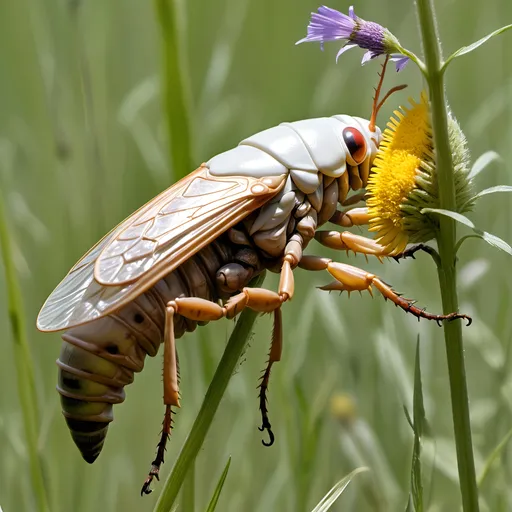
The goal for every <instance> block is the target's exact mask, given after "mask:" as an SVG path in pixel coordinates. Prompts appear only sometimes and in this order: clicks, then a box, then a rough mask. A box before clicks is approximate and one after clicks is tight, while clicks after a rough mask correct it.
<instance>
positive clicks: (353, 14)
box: [348, 5, 357, 21]
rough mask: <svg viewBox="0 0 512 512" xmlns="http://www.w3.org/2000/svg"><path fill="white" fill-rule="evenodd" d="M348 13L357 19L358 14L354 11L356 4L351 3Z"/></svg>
mask: <svg viewBox="0 0 512 512" xmlns="http://www.w3.org/2000/svg"><path fill="white" fill-rule="evenodd" d="M348 15H349V16H350V17H351V18H352V19H353V20H354V21H356V20H357V16H356V13H355V12H354V6H353V5H351V6H350V7H349V8H348Z"/></svg>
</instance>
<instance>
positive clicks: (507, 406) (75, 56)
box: [0, 0, 512, 512]
mask: <svg viewBox="0 0 512 512" xmlns="http://www.w3.org/2000/svg"><path fill="white" fill-rule="evenodd" d="M436 3H437V14H438V19H439V25H440V31H441V35H442V39H443V48H444V51H445V53H451V52H452V51H454V50H455V49H457V48H458V47H459V46H462V45H466V44H469V43H471V42H472V41H473V40H475V39H478V38H480V37H482V36H484V35H485V34H487V33H488V32H490V31H492V30H494V29H495V28H498V27H499V26H501V25H503V24H505V23H510V22H512V4H511V3H510V1H509V0H495V1H493V2H486V3H485V4H482V3H481V2H477V1H475V0H466V1H462V0H459V1H454V0H451V1H442V2H441V1H438V2H436ZM318 5H319V4H318V3H317V1H311V0H298V1H297V0H279V1H276V0H215V1H210V2H205V1H204V0H189V1H188V2H182V3H181V4H179V7H180V12H181V16H182V17H181V19H180V23H179V26H180V28H181V29H182V34H181V36H182V37H183V43H184V49H185V52H186V53H185V55H186V68H187V69H188V73H189V85H188V87H187V91H188V93H189V99H190V104H191V108H192V119H191V120H192V136H193V137H192V143H193V155H194V160H195V164H200V163H201V162H203V161H205V160H207V159H208V158H210V157H211V156H212V155H214V154H216V153H219V152H221V151H224V150H226V149H229V148H231V147H233V146H234V145H236V144H237V143H238V142H239V141H240V140H241V139H242V138H244V137H246V136H248V135H250V134H252V133H254V132H257V131H259V130H262V129H264V128H267V127H270V126H273V125H275V124H277V123H279V122H281V121H284V120H287V121H289V120H297V119H303V118H308V117H318V116H323V115H332V114H335V113H347V114H354V115H359V116H363V117H367V116H369V113H370V110H371V98H372V87H373V86H374V85H375V82H376V73H377V70H378V68H379V66H378V64H377V63H376V62H371V63H369V64H368V65H367V66H366V67H364V68H361V67H360V65H359V62H360V59H361V57H362V52H360V51H359V50H354V51H353V52H350V53H348V54H347V55H344V56H343V58H342V59H341V60H340V62H339V64H338V65H336V64H335V62H334V57H335V54H336V52H337V50H338V48H339V45H337V44H328V45H326V51H325V52H323V53H322V52H320V50H319V48H318V46H317V45H312V44H311V45H302V46H299V47H295V46H294V43H295V41H297V40H298V39H300V38H302V37H303V36H304V35H305V33H306V25H307V23H308V20H309V14H310V12H311V11H312V10H316V8H317V7H318ZM329 5H330V6H331V7H334V8H338V9H339V10H341V11H345V12H346V11H347V9H348V7H349V3H343V2H340V1H336V2H331V3H330V4H329ZM355 10H356V13H357V14H358V15H360V16H361V17H363V18H365V19H372V20H375V21H378V22H380V23H381V24H382V25H384V26H387V27H388V28H389V29H390V30H392V32H393V33H395V34H396V35H397V36H398V38H399V39H400V41H401V42H402V44H404V46H406V47H408V48H410V49H411V50H413V51H416V52H420V45H419V40H418V27H417V23H416V18H415V11H414V8H413V4H412V2H410V1H406V0H401V1H391V0H387V1H377V0H371V1H369V0H367V1H366V2H360V3H359V4H356V5H355ZM511 62H512V35H511V34H505V35H504V36H502V37H501V38H499V39H495V40H493V41H491V42H490V43H488V44H487V45H486V46H485V47H483V48H480V49H479V50H478V51H477V52H475V53H473V54H471V55H469V56H466V57H464V58H461V59H460V61H457V62H455V63H454V64H453V65H452V66H451V68H450V70H449V72H448V75H447V88H448V97H449V101H450V104H451V107H452V109H453V112H454V114H455V115H456V116H457V118H458V120H459V121H460V123H461V126H462V128H463V130H464V131H465V133H466V135H467V137H468V140H469V145H470V149H471V152H472V155H473V160H474V159H475V158H476V157H477V156H478V155H480V154H481V153H482V152H484V151H487V150H494V151H497V152H498V153H499V154H500V155H501V156H502V158H503V161H502V162H501V163H495V164H493V165H492V166H491V167H490V168H489V169H488V170H487V171H486V172H485V173H483V174H481V175H480V176H479V177H478V178H477V182H476V187H477V188H478V189H481V188H484V187H486V186H492V185H496V184H502V183H504V184H511V183H512V178H511V175H510V168H509V165H508V162H509V160H510V159H511V158H512V144H511V142H512V111H511V105H512V72H511ZM160 64H161V41H160V35H159V27H158V24H157V23H156V18H155V11H154V4H153V3H152V2H150V1H140V0H89V1H87V2H85V1H83V2H82V1H80V0H68V1H66V0H2V2H1V3H0V186H1V192H2V194H3V196H4V199H5V202H6V205H7V206H8V218H9V227H10V232H11V236H12V238H13V243H14V253H15V258H16V265H17V270H18V273H19V277H20V280H21V284H22V288H23V298H24V302H25V306H26V311H27V328H28V330H29V336H30V346H31V351H32V355H33V358H34V361H35V366H36V380H37V392H38V402H39V405H40V409H41V415H42V424H41V428H40V438H39V444H40V449H41V456H42V459H43V461H44V466H45V471H46V481H47V487H48V490H49V495H50V501H51V510H52V511H55V512H64V511H65V512H67V511H76V512H88V511H92V510H106V511H127V512H128V511H145V510H151V509H152V507H153V505H154V502H155V500H156V497H157V496H158V494H159V492H160V490H161V488H162V484H157V485H156V491H155V492H154V493H153V495H151V496H149V497H145V498H143V499H142V498H140V497H139V490H140V485H141V483H142V481H143V479H144V477H145V475H146V472H147V470H148V468H149V463H150V462H151V460H152V458H153V455H154V451H155V446H156V443H157V440H158V434H159V430H160V424H161V419H162V413H163V406H162V401H161V396H162V385H161V378H160V374H161V357H160V356H158V357H157V358H155V359H154V360H149V361H147V365H146V368H145V370H144V372H142V373H141V374H140V375H138V376H137V378H136V381H135V383H134V384H133V385H131V386H130V387H129V388H127V390H126V391H127V400H126V402H125V403H124V404H122V405H120V406H116V407H115V409H114V410H115V417H116V418H115V421H114V423H113V424H112V425H111V427H110V430H109V435H108V437H107V441H106V444H105V447H104V450H103V453H102V454H101V456H100V457H99V459H98V460H97V461H96V462H95V463H94V465H92V466H89V465H87V464H86V463H85V462H84V461H83V460H82V459H81V457H80V455H79V452H78V450H77V449H76V448H75V446H74V444H73V442H72V440H71V436H70V435H69V433H68V432H67V428H66V426H65V422H64V420H63V418H62V416H61V413H60V403H59V398H58V395H57V392H56V391H55V385H56V375H57V368H56V366H55V359H56V358H57V356H58V353H59V349H60V339H59V336H58V335H44V334H41V333H38V332H37V331H36V329H35V317H36V315H37V312H38V309H39V307H40V306H41V304H42V303H43V301H44V299H45V298H46V297H47V295H48V294H49V293H50V292H51V291H52V290H53V288H54V287H55V285H56V284H57V283H58V282H59V280H60V279H61V278H62V277H63V275H64V274H65V273H66V272H67V271H68V269H69V268H70V267H71V266H72V265H73V263H74V262H75V261H76V260H77V259H78V258H79V257H80V256H81V255H82V254H83V253H84V252H85V251H86V250H87V249H89V247H91V246H92V245H93V244H94V243H95V242H96V241H97V240H98V239H99V238H100V237H101V236H102V235H103V234H104V233H105V232H106V231H108V230H109V229H110V228H111V227H112V226H113V225H115V224H116V223H117V222H119V221H120V220H122V219H123V218H124V217H125V216H127V215H128V214H130V213H131V212H132V211H134V210H135V209H136V208H137V207H138V206H140V205H141V204H143V203H144V202H146V201H147V200H148V199H150V198H151V197H153V196H154V195H156V194H157V193H158V192H160V191H161V190H163V189H164V188H166V187H167V186H168V185H169V184H170V183H171V182H172V181H173V171H172V169H170V168H169V165H168V164H167V155H168V150H167V149H166V135H165V129H166V125H165V120H164V114H163V109H162V106H161V99H160V96H159V91H160V76H161V75H160V73H161V66H160ZM402 82H405V83H408V84H409V88H408V89H407V90H406V91H403V92H401V93H399V94H397V95H395V96H393V98H392V99H391V100H390V101H389V102H388V104H387V105H386V107H385V108H384V109H383V111H382V113H381V116H380V120H379V124H380V126H384V125H385V123H386V119H387V118H388V117H389V115H390V114H391V112H392V110H393V109H394V108H396V106H398V104H400V103H402V104H405V102H406V100H407V97H408V96H413V97H415V98H418V97H419V94H420V91H421V89H422V83H421V79H420V75H419V72H418V71H417V70H416V69H415V68H414V67H413V66H412V65H409V66H408V67H407V68H406V70H405V71H404V72H403V73H401V74H400V75H398V76H397V75H396V74H394V73H390V75H389V76H388V80H387V85H388V86H391V85H396V84H398V83H402ZM190 170H192V169H190ZM511 212H512V209H511V206H510V200H509V199H508V198H507V196H506V195H504V194H503V195H494V196H493V197H492V198H484V199H482V200H481V202H480V203H479V205H478V208H477V211H476V212H474V213H473V214H471V215H470V217H471V218H472V219H473V220H474V222H475V224H476V225H477V226H478V227H480V228H481V229H485V230H487V231H490V232H492V233H495V234H497V235H499V236H501V237H502V238H504V239H505V240H507V241H508V242H512V223H511ZM308 252H309V253H316V254H328V252H329V251H328V250H326V249H324V248H321V247H320V246H319V245H318V244H316V243H312V244H311V245H310V246H309V249H308ZM332 256H333V257H336V258H338V259H340V258H341V260H342V261H345V259H346V257H345V256H344V255H339V254H334V253H332ZM349 261H352V263H353V262H354V261H355V260H354V257H353V256H352V257H351V258H350V260H349ZM357 264H359V265H361V266H363V267H364V268H367V269H371V270H372V271H374V272H378V273H379V274H380V275H381V276H382V277H383V278H384V279H385V280H386V281H388V282H390V283H392V284H393V285H394V286H395V288H396V289H398V290H399V291H402V292H404V293H405V294H406V296H407V297H414V298H415V299H417V300H418V301H419V304H420V305H424V306H428V308H429V310H431V311H434V312H436V311H440V309H441V305H440V299H439V291H438V286H437V277H436V272H435V269H434V266H433V264H432V261H431V259H430V258H428V257H427V256H426V255H419V256H418V258H417V260H415V261H413V260H412V261H409V260H408V261H406V262H403V263H401V264H400V265H397V264H396V263H395V262H394V261H389V262H386V263H385V265H380V264H379V263H378V262H376V261H374V260H371V261H370V262H369V263H368V264H366V262H365V261H364V258H362V257H358V258H357ZM511 270H512V265H511V261H510V257H508V256H507V255H505V254H504V253H500V252H498V251H496V250H494V249H492V248H491V247H489V246H487V245H485V244H483V243H482V242H479V241H476V240H470V241H469V242H467V243H466V244H465V245H464V246H463V250H462V251H461V253H460V261H459V276H460V283H459V289H460V298H461V311H463V312H465V313H469V314H471V315H473V318H474V322H473V325H472V326H471V327H470V328H468V329H464V336H465V347H466V358H467V369H468V380H469V390H470V396H471V414H472V424H473V432H474V444H475V457H476V463H477V473H479V472H480V470H481V469H482V465H483V462H484V461H485V460H486V459H487V457H488V456H489V454H490V453H491V451H492V450H493V449H494V447H495V446H496V445H497V444H498V443H499V441H500V440H501V439H502V438H503V436H504V435H505V434H506V432H507V431H508V430H509V429H510V427H511V425H512V378H511V376H510V373H509V371H508V369H509V365H510V346H511V338H512V320H511V315H510V311H511V305H512V302H511V299H510V294H511V291H512V290H511V288H512V272H511ZM328 280H329V279H328V276H326V275H321V274H314V275H307V274H306V273H305V272H303V271H299V272H298V275H297V287H296V296H295V299H294V301H293V302H292V303H290V304H287V305H286V307H285V308H284V329H285V341H286V343H285V348H284V354H283V360H282V362H281V363H279V364H278V365H276V366H275V369H274V371H273V375H272V377H273V378H272V380H271V386H270V395H269V410H270V420H271V422H272V425H273V428H274V432H275V434H276V444H275V445H274V446H273V447H272V448H265V447H263V446H262V445H261V442H260V439H261V438H262V435H261V433H260V432H259V431H258V430H257V429H256V427H257V426H258V425H259V414H258V402H257V391H256V385H257V381H258V377H259V374H260V371H261V370H262V369H263V367H264V364H265V360H266V352H267V350H268V341H269V336H270V329H271V323H270V319H269V318H268V317H263V318H261V319H259V320H258V322H257V324H256V329H255V334H254V336H253V337H252V341H251V343H250V347H249V348H248V349H247V351H246V354H245V356H244V359H243V362H242V364H241V365H240V368H239V370H238V372H237V374H236V375H235V376H234V378H233V379H232V381H231V383H230V386H229V389H228V392H227V394H226V396H225V398H224V400H223V403H222V404H221V408H220V410H219V413H218V415H217V417H216V420H215V422H214V424H213V427H212V429H211V431H210V433H209V435H208V437H207V439H206V443H205V445H204V447H203V449H202V451H201V453H200V455H199V457H198V459H197V463H196V504H197V510H204V509H205V507H206V504H207V503H208V500H209V498H210V496H211V493H212V492H213V489H214V487H215V485H216V482H217V480H218V478H219V476H220V474H221V472H222V469H223V467H224V465H225V463H226V461H227V458H228V456H229V455H231V456H232V463H231V469H230V473H229V475H228V478H227V482H226V484H225V487H224V489H223V492H222V496H221V501H220V503H219V507H218V510H221V511H241V510H248V511H259V512H263V511H298V512H301V511H307V510H311V509H312V508H313V507H314V505H315V504H316V503H318V501H320V499H321V498H322V496H324V494H325V493H326V492H327V491H328V490H329V489H330V487H331V486H332V485H333V484H334V483H335V482H336V481H338V480H339V479H340V478H342V477H343V476H345V475H346V474H347V473H349V472H350V471H351V470H353V469H354V468H356V467H359V466H362V465H366V466H369V467H370V468H371V472H369V473H366V474H363V475H359V476H358V477H357V478H356V480H355V481H354V482H353V483H352V484H350V486H349V488H348V489H347V490H346V491H345V493H344V494H343V495H342V496H341V498H340V499H339V501H338V502H337V504H336V505H335V506H334V507H333V509H332V510H344V511H347V510H354V511H355V510H357V511H359V510H362V511H365V510H378V511H387V510H390V511H394V510H404V509H405V505H406V502H407V496H408V492H409V487H410V464H411V463H410V459H411V453H412V440H413V436H412V431H411V429H410V427H409V425H408V423H407V421H406V418H405V415H404V412H403V405H406V406H407V407H408V409H409V410H411V401H412V390H413V370H414V351H415V343H416V339H417V336H418V334H420V336H421V355H422V371H423V380H424V395H425V396H424V398H425V406H426V413H427V419H428V421H429V424H430V436H429V437H428V438H426V439H425V443H424V453H423V463H424V477H425V495H426V503H427V505H428V507H427V509H428V510H431V511H451V510H457V509H458V507H459V504H460V499H459V490H458V484H457V469H456V462H455V452H454V444H453V439H452V420H451V408H450V403H449V390H448V379H447V369H446V361H445V353H444V346H443V339H442V331H441V330H440V329H439V328H438V327H437V326H436V325H435V324H432V323H428V322H425V321H422V322H421V323H418V322H417V321H416V320H415V319H414V318H413V317H412V316H408V315H405V314H403V312H401V311H400V310H398V309H396V308H394V307H392V306H391V305H389V304H386V303H384V301H383V300H382V299H381V298H376V299H375V300H372V299H371V298H370V297H369V296H368V295H367V294H366V295H364V296H363V297H362V298H360V297H359V296H355V295H354V296H353V298H351V300H348V299H347V296H346V295H344V296H341V297H339V296H337V295H336V294H331V295H328V294H326V293H324V292H321V291H319V290H316V289H315V286H317V285H320V284H325V283H326V282H327V281H328ZM266 283H267V285H268V286H269V287H271V288H273V287H275V286H276V283H277V280H276V276H270V277H268V278H267V281H266ZM4 284H5V283H4V280H3V273H0V326H1V327H2V333H3V342H2V344H1V348H2V356H1V357H0V389H1V392H0V506H1V507H3V510H4V512H13V511H16V512H17V511H25V510H27V511H30V510H35V508H34V507H35V505H34V502H33V501H32V494H31V482H30V478H29V474H28V470H27V452H26V447H25V440H24V433H23V428H22V416H21V412H20V407H19V400H18V394H17V390H16V375H15V370H14V366H13V354H12V344H11V334H10V327H9V322H8V317H7V314H6V297H5V286H4ZM231 329H232V325H231V324H230V323H229V322H228V321H222V322H218V323H216V324H211V325H209V326H207V327H205V328H201V329H199V330H198V331H196V332H195V333H193V334H190V335H187V336H186V337H184V338H182V339H181V340H180V341H179V345H178V348H179V353H180V358H181V377H182V384H181V391H182V409H181V410H180V411H179V413H178V415H177V416H176V423H175V428H174V430H173V435H172V440H171V443H170V446H169V450H168V454H167V459H166V460H167V462H166V464H165V465H164V466H163V474H164V476H165V475H167V474H168V472H169V470H170V469H171V466H172V463H173V460H174V458H175V457H176V454H177V452H178V450H179V447H180V446H181V445H182V443H183V441H184V439H185V437H186V435H187V432H188V430H189V428H190V426H191V423H192V421H193V419H194V417H195V414H196V413H197V411H198V408H199V406H200V404H201V400H202V398H203V396H204V393H205V390H206V387H207V385H208V383H209V381H210V379H211V376H212V375H213V371H214V369H215V366H216V363H217V361H218V358H219V357H220V354H221V353H222V350H223V347H224V345H225V343H226V341H227V338H228V336H229V333H230V331H231ZM333 397H337V403H338V417H336V415H333V412H332V407H331V405H332V399H333ZM340 404H341V405H342V406H343V407H341V409H342V410H343V411H344V412H343V413H342V417H341V416H339V409H340ZM511 450H512V449H510V448H507V449H505V450H504V451H503V452H502V454H501V455H500V457H499V458H498V460H497V461H496V463H495V465H494V466H493V468H492V470H491V473H490V475H489V477H488V479H487V480H486V482H485V484H484V486H483V489H482V504H483V508H482V509H483V510H492V511H509V510H512V487H511V486H510V482H511V481H512V480H511V479H512V461H511V456H512V451H511Z"/></svg>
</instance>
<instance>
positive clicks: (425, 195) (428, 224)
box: [366, 93, 471, 255]
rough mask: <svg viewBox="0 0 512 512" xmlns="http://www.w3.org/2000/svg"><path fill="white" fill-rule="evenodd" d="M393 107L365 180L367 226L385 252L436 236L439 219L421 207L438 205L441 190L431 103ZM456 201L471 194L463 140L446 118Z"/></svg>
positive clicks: (454, 126) (467, 158)
mask: <svg viewBox="0 0 512 512" xmlns="http://www.w3.org/2000/svg"><path fill="white" fill-rule="evenodd" d="M409 102H410V104H411V106H410V107H401V108H400V110H395V112H394V117H391V119H390V121H389V123H388V125H387V126H388V128H387V129H386V130H384V133H383V140H382V142H381V144H380V146H379V150H378V152H377V156H376V157H375V161H374V167H373V168H372V173H371V175H370V178H369V180H368V186H367V192H368V194H367V200H366V204H367V206H368V213H369V216H370V231H374V232H375V240H376V241H377V242H379V243H380V244H381V245H383V246H384V247H385V248H386V252H387V253H388V254H389V255H394V254H398V253H400V252H402V251H403V250H404V249H405V247H406V245H407V244H408V243H409V242H414V243H416V242H425V241H428V240H431V239H432V238H434V237H435V236H436V231H437V228H438V223H437V219H436V218H435V217H432V216H429V215H428V214H422V213H421V210H422V209H423V208H439V193H438V188H437V174H436V165H435V155H434V148H433V142H432V125H431V120H430V110H429V103H428V99H427V96H426V94H425V93H422V94H421V98H420V102H419V103H416V102H415V101H414V100H413V99H409ZM448 127H449V136H450V144H451V147H452V151H453V163H454V178H455V184H456V190H457V197H456V200H457V205H463V204H464V203H465V201H467V199H468V198H469V197H470V194H471V190H470V185H471V184H470V182H469V181H468V179H467V173H468V169H469V165H468V161H469V157H468V152H467V149H466V140H465V138H464V135H463V134H462V132H461V130H460V128H459V126H458V124H457V123H456V121H455V120H453V119H452V118H451V117H450V118H449V126H448ZM457 211H459V210H458V209H457Z"/></svg>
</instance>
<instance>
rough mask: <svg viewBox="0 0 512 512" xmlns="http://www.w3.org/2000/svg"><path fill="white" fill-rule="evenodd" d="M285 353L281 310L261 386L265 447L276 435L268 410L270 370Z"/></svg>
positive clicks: (276, 314) (273, 333) (275, 314)
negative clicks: (266, 436)
mask: <svg viewBox="0 0 512 512" xmlns="http://www.w3.org/2000/svg"><path fill="white" fill-rule="evenodd" d="M282 351H283V322H282V318H281V308H278V309H276V310H274V329H273V331H272V344H271V345H270V352H269V354H268V361H267V367H266V368H265V371H264V372H263V375H262V377H261V382H260V384H259V386H258V387H259V389H260V393H259V395H258V398H259V401H260V412H261V427H258V429H259V430H260V431H261V432H263V431H264V430H266V431H267V432H268V435H269V442H268V443H267V442H265V440H263V439H262V440H261V442H262V443H263V445H264V446H272V445H273V444H274V433H273V432H272V428H271V425H270V421H269V419H268V409H267V389H268V383H269V380H270V370H271V369H272V365H273V364H274V363H275V362H277V361H280V360H281V353H282Z"/></svg>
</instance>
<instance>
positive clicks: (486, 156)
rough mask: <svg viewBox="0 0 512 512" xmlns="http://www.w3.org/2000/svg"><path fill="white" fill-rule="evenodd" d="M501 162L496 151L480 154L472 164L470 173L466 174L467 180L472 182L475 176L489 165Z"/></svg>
mask: <svg viewBox="0 0 512 512" xmlns="http://www.w3.org/2000/svg"><path fill="white" fill-rule="evenodd" d="M499 160H501V156H500V155H499V154H498V153H496V151H486V152H485V153H483V154H481V155H480V156H479V157H478V158H477V159H476V161H475V163H474V164H473V167H472V168H471V171H469V174H468V180H472V179H473V178H475V176H478V175H479V174H480V173H481V172H482V171H484V170H485V169H486V168H487V167H489V165H490V164H492V163H493V162H497V161H499Z"/></svg>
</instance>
